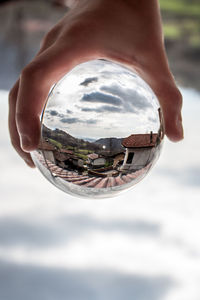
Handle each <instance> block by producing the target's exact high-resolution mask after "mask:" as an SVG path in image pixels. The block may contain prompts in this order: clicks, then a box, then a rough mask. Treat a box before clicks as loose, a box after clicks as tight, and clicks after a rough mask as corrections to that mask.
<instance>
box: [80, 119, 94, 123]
mask: <svg viewBox="0 0 200 300" xmlns="http://www.w3.org/2000/svg"><path fill="white" fill-rule="evenodd" d="M83 123H86V124H96V123H97V120H92V119H91V120H86V121H84V122H83Z"/></svg>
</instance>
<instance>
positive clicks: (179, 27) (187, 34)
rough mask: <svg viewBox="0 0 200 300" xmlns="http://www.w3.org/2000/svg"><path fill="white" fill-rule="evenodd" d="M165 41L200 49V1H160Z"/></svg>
mask: <svg viewBox="0 0 200 300" xmlns="http://www.w3.org/2000/svg"><path fill="white" fill-rule="evenodd" d="M160 7H161V13H162V17H163V31H164V36H165V39H169V40H176V41H183V42H184V44H185V46H189V47H200V21H199V20H200V2H199V0H160Z"/></svg>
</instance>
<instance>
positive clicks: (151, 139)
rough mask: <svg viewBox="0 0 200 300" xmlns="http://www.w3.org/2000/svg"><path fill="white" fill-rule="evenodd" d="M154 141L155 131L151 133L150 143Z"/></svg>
mask: <svg viewBox="0 0 200 300" xmlns="http://www.w3.org/2000/svg"><path fill="white" fill-rule="evenodd" d="M152 142H153V132H152V131H151V133H150V144H151V143H152Z"/></svg>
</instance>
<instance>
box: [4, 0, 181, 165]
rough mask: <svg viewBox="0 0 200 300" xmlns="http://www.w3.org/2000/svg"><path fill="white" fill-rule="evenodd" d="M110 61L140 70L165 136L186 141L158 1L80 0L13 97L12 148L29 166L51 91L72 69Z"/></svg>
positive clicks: (50, 35)
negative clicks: (157, 104) (154, 97)
mask: <svg viewBox="0 0 200 300" xmlns="http://www.w3.org/2000/svg"><path fill="white" fill-rule="evenodd" d="M99 58H101V59H102V58H103V59H109V60H112V61H114V62H118V63H121V64H124V65H125V66H127V67H128V68H130V69H133V70H135V71H136V72H137V73H138V74H139V75H140V76H141V77H142V78H143V79H144V80H145V81H146V82H147V83H148V84H149V85H150V86H151V88H152V89H153V91H154V93H155V94H156V95H157V97H158V99H159V102H160V105H161V108H162V112H163V118H164V127H165V134H166V135H167V137H168V138H169V139H170V140H171V141H173V142H177V141H180V140H181V139H183V127H182V118H181V108H182V96H181V93H180V91H179V90H178V88H177V86H176V83H175V81H174V78H173V75H172V74H171V72H170V69H169V65H168V61H167V57H166V53H165V48H164V43H163V34H162V24H161V17H160V9H159V5H158V1H157V0H78V1H76V5H74V6H73V7H72V8H71V10H70V11H69V12H67V14H66V15H65V16H64V17H63V18H62V19H61V20H60V21H59V22H58V23H57V24H56V25H55V26H54V27H53V28H52V29H51V30H50V31H49V32H48V33H47V35H46V36H45V38H44V39H43V41H42V45H41V48H40V51H39V52H38V54H37V55H36V56H35V58H34V59H33V60H32V61H31V62H30V63H29V64H28V65H27V66H26V67H25V68H24V69H23V70H22V72H21V75H20V78H19V79H18V80H17V82H16V84H15V85H14V87H13V88H12V90H11V91H10V94H9V131H10V137H11V143H12V145H13V146H14V148H15V149H16V151H17V152H18V153H19V155H20V156H21V157H22V158H23V159H24V161H25V162H26V163H27V164H28V165H29V166H30V167H34V163H33V161H32V159H31V156H30V152H31V151H32V150H34V149H36V148H37V146H38V143H39V139H40V115H41V112H42V109H43V107H44V104H45V102H46V99H47V96H48V92H49V90H50V88H51V86H52V85H53V84H54V83H56V82H57V81H58V80H59V79H61V77H62V76H63V75H64V74H66V73H67V72H69V71H70V70H71V69H72V68H73V67H75V66H76V65H77V64H80V63H82V62H85V61H88V60H92V59H99Z"/></svg>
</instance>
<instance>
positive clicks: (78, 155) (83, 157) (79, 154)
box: [75, 152, 87, 160]
mask: <svg viewBox="0 0 200 300" xmlns="http://www.w3.org/2000/svg"><path fill="white" fill-rule="evenodd" d="M75 155H76V156H77V157H79V158H81V159H83V160H87V155H84V154H81V153H78V152H75Z"/></svg>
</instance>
